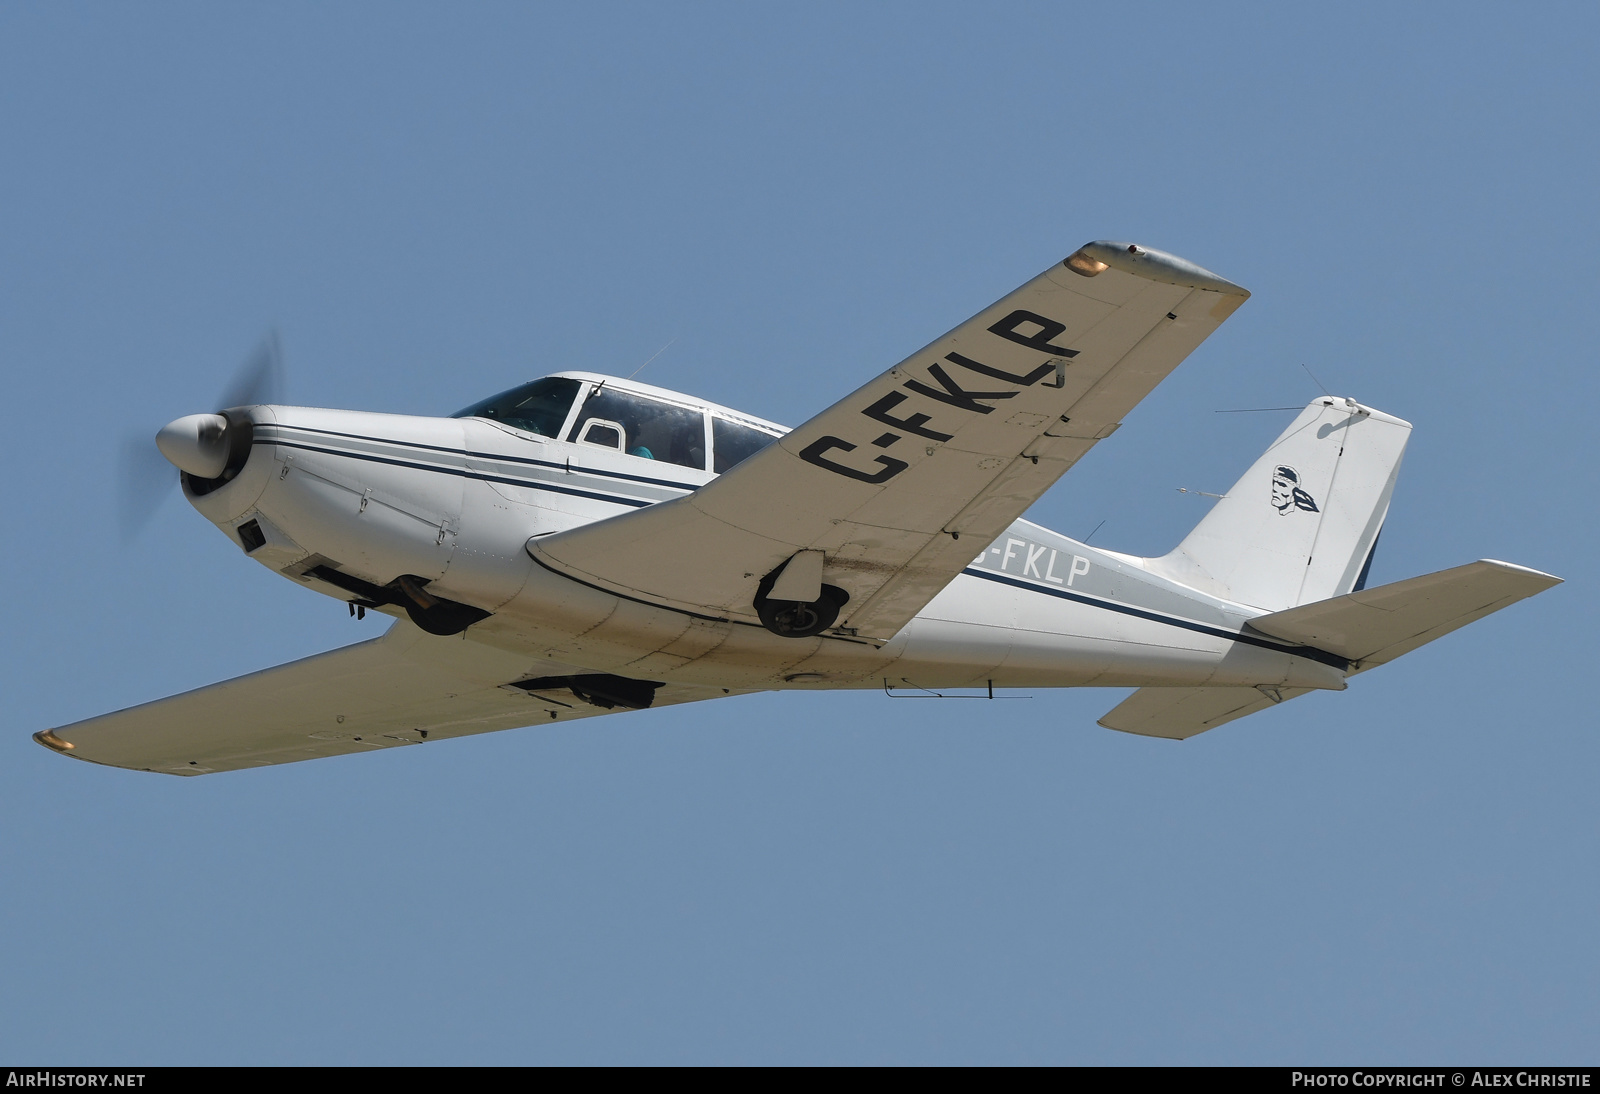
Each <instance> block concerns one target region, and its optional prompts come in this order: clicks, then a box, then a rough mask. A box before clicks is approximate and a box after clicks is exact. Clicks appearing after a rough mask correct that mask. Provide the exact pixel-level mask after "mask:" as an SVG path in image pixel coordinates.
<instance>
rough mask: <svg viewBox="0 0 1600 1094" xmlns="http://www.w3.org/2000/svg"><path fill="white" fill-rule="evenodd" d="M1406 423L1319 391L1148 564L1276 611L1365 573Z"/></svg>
mask: <svg viewBox="0 0 1600 1094" xmlns="http://www.w3.org/2000/svg"><path fill="white" fill-rule="evenodd" d="M1410 435H1411V423H1410V422H1406V421H1402V420H1401V419H1399V418H1396V417H1393V416H1391V415H1388V414H1385V413H1383V412H1382V411H1379V410H1373V409H1372V408H1370V407H1365V406H1362V405H1361V404H1360V403H1357V402H1356V401H1355V400H1353V399H1341V398H1337V397H1332V396H1324V397H1321V398H1318V399H1317V400H1316V401H1314V402H1313V403H1312V404H1311V405H1310V406H1308V407H1306V408H1305V410H1303V411H1301V413H1300V416H1299V417H1297V418H1296V419H1295V420H1294V422H1293V424H1291V425H1290V426H1289V428H1288V429H1286V430H1284V432H1283V435H1282V436H1280V437H1279V438H1278V439H1277V440H1276V441H1274V442H1273V443H1272V446H1271V447H1270V448H1268V449H1267V451H1266V453H1265V454H1264V455H1263V456H1262V457H1261V458H1260V459H1259V460H1257V461H1256V462H1255V465H1254V466H1252V467H1251V468H1250V470H1249V471H1247V472H1245V475H1244V477H1243V478H1242V479H1240V480H1239V481H1238V482H1237V483H1235V484H1234V487H1233V489H1231V490H1229V491H1228V493H1227V495H1226V496H1225V497H1223V498H1222V500H1220V501H1218V502H1217V504H1216V505H1215V507H1213V508H1212V510H1211V512H1210V513H1208V514H1206V517H1205V519H1204V520H1202V521H1201V522H1200V523H1199V524H1198V525H1197V526H1196V527H1195V529H1194V531H1192V532H1190V533H1189V535H1188V537H1187V538H1186V539H1185V540H1184V541H1183V542H1182V543H1180V544H1179V545H1178V546H1177V548H1176V549H1175V550H1173V551H1172V552H1171V553H1170V554H1167V555H1164V556H1163V557H1161V558H1158V559H1150V560H1148V562H1147V563H1146V565H1147V566H1148V567H1149V568H1150V569H1151V570H1153V571H1156V572H1158V573H1162V574H1165V575H1166V576H1168V577H1171V578H1173V579H1175V580H1177V581H1181V582H1183V583H1184V584H1186V585H1190V586H1192V587H1194V588H1197V589H1200V590H1202V591H1204V592H1209V593H1211V594H1213V595H1216V596H1222V597H1225V598H1227V599H1229V600H1235V601H1238V602H1240V603H1244V604H1250V605H1253V606H1255V607H1258V608H1265V609H1266V610H1268V611H1281V610H1283V609H1284V608H1292V607H1294V606H1295V605H1298V604H1307V603H1310V602H1312V601H1315V600H1325V599H1327V598H1328V597H1332V596H1340V595H1342V594H1344V593H1347V592H1350V591H1351V589H1353V588H1355V587H1356V585H1357V584H1358V582H1359V581H1361V580H1362V579H1363V578H1364V576H1365V575H1364V568H1365V566H1366V564H1367V562H1368V561H1369V559H1370V558H1371V555H1372V550H1373V547H1374V546H1375V545H1376V543H1377V539H1378V532H1379V531H1380V530H1381V529H1382V527H1383V519H1384V517H1385V516H1386V515H1387V514H1388V512H1389V498H1390V496H1391V495H1392V494H1393V492H1394V484H1395V479H1396V477H1397V476H1398V475H1399V472H1400V458H1401V456H1402V455H1403V454H1404V453H1405V447H1406V441H1407V440H1408V439H1409V437H1410Z"/></svg>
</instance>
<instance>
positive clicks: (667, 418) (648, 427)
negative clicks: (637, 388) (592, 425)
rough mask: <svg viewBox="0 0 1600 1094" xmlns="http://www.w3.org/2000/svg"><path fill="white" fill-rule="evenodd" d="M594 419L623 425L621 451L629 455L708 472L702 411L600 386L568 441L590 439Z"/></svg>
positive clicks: (578, 419) (569, 434)
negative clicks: (590, 423)
mask: <svg viewBox="0 0 1600 1094" xmlns="http://www.w3.org/2000/svg"><path fill="white" fill-rule="evenodd" d="M591 420H599V421H601V422H604V423H605V424H606V425H620V426H621V427H622V430H623V433H624V434H625V436H624V439H623V444H622V450H623V451H624V452H626V453H627V454H628V455H630V456H640V457H642V458H644V459H647V460H661V461H663V462H665V463H675V464H677V465H678V466H679V467H692V468H694V469H695V470H697V471H704V470H705V467H706V419H705V415H704V414H703V413H702V412H701V411H698V410H690V409H688V408H687V407H681V406H673V405H672V404H670V403H658V402H656V401H655V400H654V399H647V398H645V397H644V396H642V395H635V394H633V393H632V392H630V391H617V390H615V389H612V388H608V387H601V388H600V390H599V392H598V393H597V394H593V395H590V396H589V398H588V401H586V402H585V403H584V404H583V409H582V410H580V411H579V412H578V418H577V421H576V422H575V423H574V424H573V426H572V431H571V432H570V433H568V434H567V440H569V441H576V440H581V439H589V438H588V435H587V432H586V427H587V425H588V423H589V422H590V421H591Z"/></svg>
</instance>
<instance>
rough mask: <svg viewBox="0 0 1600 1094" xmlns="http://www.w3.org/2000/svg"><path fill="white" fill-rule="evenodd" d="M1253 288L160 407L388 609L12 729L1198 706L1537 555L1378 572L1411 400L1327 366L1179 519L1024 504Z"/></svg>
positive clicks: (221, 732) (417, 725)
mask: <svg viewBox="0 0 1600 1094" xmlns="http://www.w3.org/2000/svg"><path fill="white" fill-rule="evenodd" d="M1249 295H1250V294H1249V293H1248V292H1247V291H1246V290H1245V289H1243V288H1241V287H1239V286H1238V285H1236V284H1234V283H1233V282H1231V281H1228V280H1226V279H1224V278H1222V277H1219V276H1217V275H1216V274H1214V273H1211V272H1210V271H1208V270H1205V269H1203V268H1201V267H1199V266H1197V265H1195V264H1193V263H1191V262H1188V261H1186V260H1184V259H1181V258H1178V257H1176V256H1175V255H1171V254H1167V253H1165V252H1162V251H1158V250H1155V249H1153V248H1149V247H1144V246H1140V245H1137V244H1131V243H1126V242H1107V241H1101V242H1095V243H1090V244H1087V245H1085V246H1083V247H1081V248H1079V249H1078V250H1077V251H1075V252H1073V253H1072V254H1071V255H1070V256H1069V257H1067V258H1066V259H1065V260H1064V261H1062V262H1060V263H1058V264H1056V265H1053V266H1052V267H1051V268H1050V269H1048V270H1046V271H1045V272H1044V273H1042V274H1040V275H1039V276H1038V277H1035V278H1034V279H1033V280H1031V281H1029V282H1027V283H1026V284H1024V285H1023V286H1022V287H1021V288H1019V289H1017V290H1016V291H1015V292H1013V293H1011V294H1009V295H1007V296H1005V297H1004V298H1002V299H1001V300H999V301H997V302H996V303H994V304H992V305H991V306H989V307H988V308H985V309H984V310H983V311H981V312H979V313H978V314H977V315H976V316H974V317H973V318H972V319H969V320H968V321H967V322H965V323H962V324H961V325H960V326H957V327H956V328H955V329H954V330H952V331H950V332H949V333H948V334H945V335H944V336H942V337H940V338H938V339H936V340H935V341H934V342H932V343H931V344H929V345H928V346H926V347H925V348H923V349H921V350H918V351H917V352H915V353H913V354H912V355H911V356H909V357H907V358H906V359H905V360H904V361H902V362H900V363H899V364H897V365H895V366H894V367H893V368H891V369H889V370H888V371H887V372H884V373H883V374H881V375H879V376H877V377H875V378H873V379H872V380H870V381H868V382H867V383H866V384H864V385H863V386H862V387H860V388H859V389H857V390H856V391H854V392H852V393H850V394H849V395H846V396H845V397H844V398H843V399H841V400H839V401H838V402H837V403H835V404H834V405H833V406H831V407H829V408H828V409H827V410H824V411H823V412H822V413H820V414H818V415H816V416H815V417H813V418H812V419H810V420H809V421H807V422H806V423H804V424H803V425H801V426H799V427H797V428H794V429H787V428H785V427H783V426H780V425H777V424H775V423H773V422H770V421H766V420H764V419H761V418H757V417H753V416H751V415H748V414H744V413H740V412H739V411H736V410H732V409H729V408H727V407H723V406H719V405H717V404H715V403H710V402H707V401H705V400H703V399H696V398H692V397H690V396H686V395H682V394H679V393H677V392H673V391H667V390H663V389H661V388H657V387H654V386H651V385H648V384H642V383H636V382H633V381H631V380H624V379H619V378H617V377H612V376H603V375H598V374H594V373H588V372H558V373H556V374H554V375H550V376H546V377H543V378H541V379H537V380H534V381H532V382H530V383H525V384H523V385H521V386H519V387H516V388H513V389H511V390H509V391H506V392H504V393H502V394H499V395H495V396H493V397H491V398H488V399H484V400H483V401H481V402H478V403H475V404H473V405H472V406H470V407H467V408H466V409H465V410H462V411H460V412H458V413H456V414H454V415H452V416H450V417H418V416H404V415H394V414H378V413H366V412H357V411H345V410H328V409H318V408H311V407H298V406H283V405H275V404H271V403H265V404H262V405H240V406H228V407H226V408H225V409H222V410H220V411H218V412H216V413H211V414H193V415H188V416H186V417H183V418H179V419H178V420H176V421H174V422H171V423H170V424H168V425H167V426H166V427H164V428H163V429H162V430H161V431H160V433H159V435H158V436H157V445H158V447H159V449H160V451H161V453H162V454H163V455H164V456H165V457H166V458H167V460H168V461H170V462H171V464H173V465H175V466H176V468H177V469H178V471H179V478H180V480H181V483H182V488H183V493H184V496H185V497H186V498H187V499H188V500H189V503H190V504H191V505H192V506H193V507H194V508H195V509H197V510H198V511H199V512H200V513H201V514H202V515H203V516H205V517H206V519H208V520H210V521H211V522H212V523H213V524H214V525H216V526H217V528H218V529H220V530H221V531H222V533H223V534H224V535H226V536H227V537H228V538H229V539H230V540H231V541H232V542H233V543H234V544H235V545H237V546H238V548H239V549H240V550H241V551H242V552H243V554H244V555H245V557H247V558H249V559H251V560H253V561H255V562H258V563H260V564H262V565H264V566H266V567H268V568H269V569H271V570H273V571H274V572H276V573H278V574H281V575H282V576H284V577H285V578H287V579H288V580H289V581H292V582H294V583H296V584H298V585H303V586H305V587H306V588H309V589H312V590H314V591H316V592H318V593H321V594H323V595H325V596H329V597H333V598H335V599H338V600H342V601H345V602H346V604H347V605H348V610H349V611H350V613H351V614H358V613H359V614H362V615H364V614H365V613H366V612H368V611H375V612H382V613H385V614H387V615H390V616H392V617H394V623H393V624H391V625H390V627H389V628H388V630H387V631H386V632H385V633H384V634H383V635H382V637H379V638H376V639H373V640H370V641H365V642H360V643H357V644H355V645H352V646H348V647H345V648H342V649H336V650H333V651H331V652H328V653H323V654H320V655H317V656H314V657H308V658H305V659H303V660H298V661H294V662H291V663H289V664H285V665H280V666H278V667H276V668H269V669H266V670H264V671H261V672H257V673H254V674H251V675H248V676H243V677H239V678H237V679H233V680H228V681H224V682H222V683H218V684H213V685H211V686H209V687H204V688H200V689H198V690H196V691H190V692H187V693H184V694H181V695H176V696H172V697H169V698H166V699H160V700H157V701H155V702H151V703H146V704H144V705H142V706H135V707H131V708H129V709H125V710H120V711H117V712H114V713H111V714H105V715H102V716H100V717H96V718H90V719H87V720H85V721H80V722H76V723H73V724H71V725H66V726H60V727H56V728H54V729H49V730H44V731H41V732H39V733H36V734H34V737H35V739H36V740H38V741H39V742H40V743H41V744H43V745H44V746H46V747H48V748H50V749H53V750H54V751H56V752H60V753H62V754H64V755H67V756H71V757H74V758H76V759H81V760H89V761H92V762H95V763H100V764H107V765H111V766H115V767H124V768H131V769H136V770H144V771H156V772H165V773H168V774H175V775H199V774H206V773H211V772H219V771H230V770H239V769H245V768H252V767H261V766H269V765H273V764H280V763H288V762H292V761H297V760H307V759H313V758H317V757H323V756H334V755H343V754H350V753H357V752H371V751H375V750H378V749H385V748H393V747H399V746H402V745H418V744H433V743H436V742H438V741H441V740H445V739H449V738H455V737H462V736H468V735H471V734H477V733H486V732H490V731H495V730H502V729H511V728H515V727H521V726H529V725H540V724H544V725H552V724H560V723H566V722H570V721H573V720H575V719H582V718H588V717H593V716H596V715H602V714H608V713H618V712H623V711H630V710H643V709H647V708H650V709H653V708H656V707H665V706H670V705H674V704H679V703H689V702H699V701H704V700H711V699H719V698H724V697H727V696H732V695H740V694H748V693H751V692H758V691H770V690H791V691H815V690H819V689H840V688H855V689H866V688H873V689H876V688H880V687H881V688H883V689H885V690H886V691H892V690H893V689H895V688H912V689H922V690H923V691H924V692H926V691H934V692H938V691H939V690H940V689H961V688H977V689H988V693H989V694H990V695H992V694H993V690H994V689H995V688H1002V689H1004V688H1052V687H1133V688H1137V689H1138V690H1136V691H1135V692H1134V693H1133V694H1132V695H1131V696H1129V697H1128V698H1127V699H1125V700H1124V701H1122V702H1121V703H1120V704H1118V705H1117V706H1116V707H1115V708H1114V709H1113V710H1111V711H1110V712H1109V713H1108V714H1106V715H1105V717H1103V718H1102V719H1100V723H1099V724H1100V725H1102V726H1105V727H1108V728H1110V729H1115V730H1122V731H1125V732H1129V733H1135V734H1144V735H1147V736H1154V737H1166V738H1173V739H1184V738H1188V737H1191V736H1194V735H1196V734H1198V733H1202V732H1204V731H1206V730H1209V729H1213V728H1215V727H1217V726H1220V725H1222V724H1224V723H1226V722H1230V721H1232V720H1234V719H1237V718H1241V717H1244V716H1246V715H1249V714H1252V713H1255V712H1257V711H1261V710H1265V709H1268V708H1270V707H1274V706H1276V705H1278V704H1281V703H1284V702H1287V701H1288V700H1290V699H1293V698H1295V697H1297V696H1301V695H1304V694H1307V693H1308V692H1311V691H1316V690H1322V691H1340V690H1343V689H1344V688H1345V687H1346V686H1347V682H1348V680H1349V678H1350V677H1351V676H1354V675H1356V674H1358V673H1361V672H1365V671H1367V670H1368V669H1371V668H1375V667H1377V666H1379V665H1382V664H1386V663H1388V662H1389V661H1392V660H1394V659H1395V658H1397V657H1399V656H1400V655H1402V654H1404V653H1407V652H1409V651H1411V650H1414V649H1416V648H1417V647H1419V646H1421V645H1423V644H1424V643H1427V642H1431V641H1433V640H1434V639H1436V638H1439V637H1441V636H1442V635H1444V634H1447V633H1449V632H1450V631H1452V630H1455V629H1456V628H1458V627H1461V626H1464V625H1465V624H1467V623H1470V622H1472V621H1474V620H1476V619H1479V618H1481V617H1483V616H1486V615H1488V614H1489V613H1491V612H1495V611H1498V610H1499V609H1501V608H1503V607H1506V606H1507V605H1509V604H1512V603H1515V602H1516V601H1518V600H1521V599H1524V598H1526V597H1529V596H1532V595H1534V594H1535V593H1538V592H1541V591H1543V590H1545V589H1547V588H1550V587H1551V586H1553V585H1556V584H1558V583H1559V582H1560V581H1561V579H1560V578H1557V577H1554V576H1551V575H1549V574H1545V573H1541V572H1539V571H1538V570H1532V569H1528V568H1526V567H1523V566H1516V565H1512V564H1509V563H1505V562H1498V561H1493V560H1480V561H1477V562H1472V563H1468V564H1467V565H1464V566H1457V567H1454V568H1452V569H1448V570H1443V571H1440V572H1437V573H1433V574H1428V575H1425V576H1422V577H1415V578H1411V579H1408V580H1405V581H1399V582H1395V583H1393V584H1389V585H1383V586H1379V587H1376V588H1369V587H1367V576H1368V573H1369V571H1370V568H1371V564H1372V558H1373V553H1374V551H1375V549H1376V547H1377V543H1378V536H1379V532H1380V531H1381V530H1382V528H1383V523H1384V519H1385V517H1386V516H1387V514H1388V510H1389V502H1390V498H1391V495H1392V493H1393V490H1394V486H1395V480H1396V477H1397V475H1398V473H1399V468H1400V461H1401V457H1402V455H1403V454H1404V451H1405V447H1406V443H1407V441H1408V439H1409V437H1410V433H1411V424H1410V423H1409V422H1406V421H1404V420H1402V419H1400V418H1397V417H1395V416H1393V415H1390V414H1386V413H1384V412H1383V411H1380V410H1376V409H1374V408H1372V407H1368V406H1364V405H1362V404H1360V403H1358V402H1357V401H1355V400H1354V399H1349V398H1342V397H1333V396H1320V397H1318V398H1316V399H1314V400H1313V401H1312V402H1311V403H1310V404H1309V405H1308V406H1306V407H1305V409H1304V410H1303V411H1301V412H1300V413H1299V414H1298V415H1297V416H1296V417H1295V419H1294V421H1293V422H1292V423H1291V424H1290V425H1289V427H1288V428H1287V429H1285V430H1284V431H1283V434H1282V435H1281V436H1280V437H1278V439H1277V440H1276V441H1274V442H1273V443H1272V445H1271V446H1270V447H1269V448H1268V449H1267V450H1266V452H1265V453H1263V454H1262V455H1261V457H1260V458H1259V459H1258V460H1256V462H1255V463H1254V464H1253V465H1252V466H1251V467H1250V468H1249V470H1247V471H1246V472H1245V473H1244V475H1243V477H1241V478H1240V479H1239V481H1238V482H1237V483H1236V484H1235V485H1234V486H1233V487H1232V488H1231V489H1230V490H1229V491H1228V492H1227V493H1226V494H1225V495H1223V496H1222V497H1221V498H1220V500H1218V501H1216V503H1215V504H1214V505H1213V507H1212V508H1211V509H1210V511H1209V512H1208V513H1207V515H1206V516H1205V517H1204V518H1203V519H1202V520H1201V521H1200V523H1199V524H1198V525H1197V526H1196V527H1195V528H1194V530H1193V531H1192V532H1190V533H1189V535H1188V536H1186V537H1185V538H1184V540H1183V541H1182V542H1181V543H1180V544H1178V546H1177V547H1175V548H1174V549H1173V550H1172V551H1170V552H1168V553H1167V554H1165V555H1161V556H1159V557H1152V558H1143V557H1137V556H1134V555H1130V554H1123V553H1119V552H1116V551H1111V550H1106V549H1102V548H1097V547H1091V546H1088V545H1087V544H1085V543H1082V542H1079V541H1076V540H1073V539H1071V538H1069V537H1067V536H1064V535H1061V534H1059V533H1056V532H1053V531H1050V530H1049V529H1047V528H1043V527H1040V526H1039V525H1037V524H1033V523H1030V522H1028V521H1027V520H1024V519H1022V517H1023V513H1024V512H1025V511H1026V510H1027V509H1028V507H1029V506H1030V505H1031V504H1032V503H1033V502H1034V501H1035V500H1036V499H1037V498H1038V497H1039V496H1040V495H1041V494H1043V493H1044V492H1045V491H1046V490H1047V489H1048V488H1049V487H1050V486H1051V485H1052V484H1053V483H1054V482H1056V480H1057V479H1059V478H1060V477H1061V476H1062V475H1063V474H1065V473H1066V472H1067V471H1068V470H1069V469H1070V468H1071V467H1072V466H1073V465H1074V464H1075V463H1077V461H1078V460H1080V459H1081V458H1082V457H1083V456H1084V454H1085V453H1087V452H1088V451H1089V450H1090V449H1091V448H1093V447H1094V446H1095V445H1096V444H1098V443H1100V442H1101V441H1103V440H1106V439H1107V438H1109V437H1110V436H1111V435H1112V434H1113V433H1114V432H1115V431H1116V429H1117V427H1118V426H1119V425H1120V424H1121V423H1122V421H1123V419H1124V417H1125V416H1126V415H1127V414H1128V413H1129V412H1130V411H1131V410H1132V409H1133V408H1134V407H1135V406H1136V405H1137V404H1138V403H1139V402H1140V401H1141V400H1142V399H1143V398H1144V397H1145V396H1146V395H1148V394H1149V393H1150V392H1151V390H1152V389H1153V388H1154V387H1155V386H1156V384H1157V383H1159V382H1160V381H1161V380H1162V379H1163V378H1164V377H1165V376H1166V375H1167V374H1168V373H1170V372H1171V371H1172V370H1173V369H1175V368H1176V367H1177V366H1178V364H1179V363H1180V362H1182V361H1183V360H1184V358H1186V357H1187V356H1188V355H1189V354H1190V353H1191V352H1192V351H1193V350H1194V349H1195V347H1197V346H1198V345H1199V344H1200V343H1201V342H1202V341H1203V340H1204V339H1205V338H1206V337H1208V336H1209V335H1210V334H1211V333H1212V332H1213V331H1214V330H1216V329H1217V327H1218V326H1219V325H1220V324H1221V323H1222V322H1223V321H1224V320H1225V319H1227V318H1228V316H1230V315H1231V314H1232V313H1233V312H1234V311H1235V310H1236V309H1237V308H1238V307H1239V306H1240V305H1241V304H1243V303H1244V302H1245V300H1246V299H1247V298H1248V297H1249ZM169 474H170V472H169Z"/></svg>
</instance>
